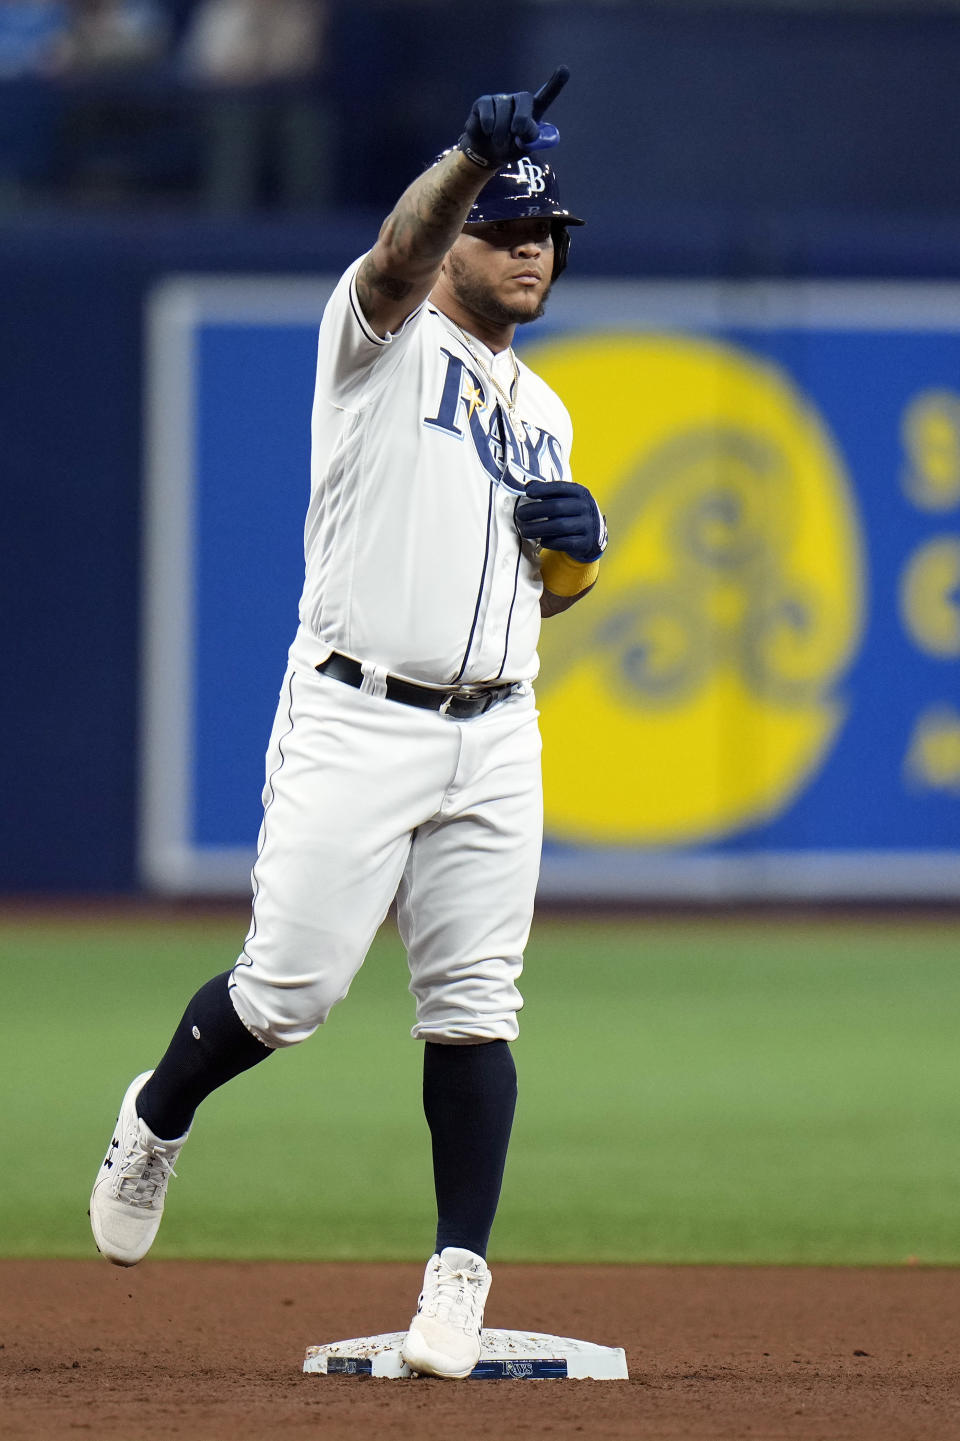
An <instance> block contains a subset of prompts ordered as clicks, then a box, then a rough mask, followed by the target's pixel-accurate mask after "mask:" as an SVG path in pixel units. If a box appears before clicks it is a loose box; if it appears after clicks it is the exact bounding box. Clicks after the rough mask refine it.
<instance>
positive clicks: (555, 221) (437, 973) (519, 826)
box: [90, 67, 606, 1377]
mask: <svg viewBox="0 0 960 1441" xmlns="http://www.w3.org/2000/svg"><path fill="white" fill-rule="evenodd" d="M567 74H568V72H567V71H566V69H565V67H561V68H560V69H559V70H557V71H556V73H555V74H554V75H553V76H552V77H551V79H550V80H549V81H548V82H547V83H546V84H545V85H544V86H543V87H542V88H541V89H540V90H539V91H538V92H537V93H536V94H531V93H529V92H526V91H524V92H520V93H516V94H510V95H485V96H483V97H482V98H481V99H479V100H477V101H476V103H475V104H474V105H473V107H472V109H471V111H470V114H469V116H468V118H467V122H466V126H465V129H464V132H463V135H462V136H461V138H460V140H459V142H458V144H457V145H456V146H454V147H453V148H452V149H450V150H449V151H448V152H446V153H445V154H444V155H442V156H441V157H440V159H439V160H437V161H436V162H435V163H434V164H433V166H432V167H431V168H430V169H428V170H427V171H425V172H424V174H422V175H421V176H420V177H419V178H418V179H417V180H415V181H414V182H413V184H412V185H410V186H409V188H408V189H407V190H406V191H405V192H404V194H403V195H402V196H401V197H400V200H399V201H398V203H397V205H396V207H395V209H394V210H393V212H392V213H391V214H390V215H389V216H388V217H387V219H386V220H385V222H384V224H383V226H382V228H381V230H380V234H379V237H378V239H377V241H376V243H375V245H374V246H373V248H372V249H371V250H370V251H369V252H368V253H367V254H366V255H364V256H362V257H361V258H360V259H359V260H357V261H356V262H355V263H354V264H352V265H351V266H350V267H349V269H348V270H347V272H346V274H345V275H344V276H343V278H342V279H341V281H340V283H339V285H338V286H337V288H336V290H335V291H334V293H333V295H332V296H331V299H330V301H329V303H328V305H327V307H326V310H325V312H324V316H323V320H322V323H321V327H320V339H319V352H318V362H317V380H316V398H315V403H314V408H313V433H312V484H311V496H310V502H309V509H308V512H307V519H306V528H305V552H306V578H305V584H304V589H303V596H302V600H301V606H300V625H299V629H298V631H297V634H296V638H295V640H294V642H293V644H292V646H291V648H290V652H289V665H288V668H287V672H286V676H285V678H284V682H283V687H282V690H281V693H280V701H279V705H278V708H277V714H276V720H275V723H274V727H273V733H272V736H271V738H270V744H269V750H268V753H267V761H266V784H265V787H264V791H263V801H264V815H263V825H262V827H261V831H260V840H259V848H258V856H257V861H256V864H255V867H254V870H253V876H252V880H253V892H254V894H253V909H252V920H251V924H250V929H249V932H248V935H247V938H246V941H245V944H244V946H243V951H242V953H241V955H240V957H239V959H238V960H237V962H236V964H235V965H234V966H233V967H232V968H231V969H230V970H228V971H226V972H224V973H223V974H222V975H219V976H216V977H215V978H214V979H213V980H211V981H208V982H207V984H206V985H204V986H202V987H201V988H200V990H199V991H198V992H197V994H196V995H195V996H194V997H193V998H192V1000H191V1001H190V1003H189V1005H188V1006H187V1009H186V1011H185V1013H184V1015H183V1018H182V1020H181V1022H180V1024H179V1026H178V1028H177V1030H176V1031H175V1033H174V1035H173V1038H172V1040H171V1042H170V1045H169V1047H168V1049H167V1051H166V1052H165V1054H164V1055H163V1057H162V1059H161V1060H160V1062H159V1063H158V1065H157V1066H156V1069H155V1070H153V1071H152V1072H151V1071H147V1072H144V1073H143V1074H142V1075H139V1076H137V1077H136V1078H135V1080H134V1081H133V1082H132V1083H131V1084H130V1086H129V1088H128V1090H127V1093H126V1095H125V1097H124V1099H123V1104H122V1107H121V1110H120V1115H119V1118H118V1121H117V1125H116V1128H115V1130H114V1133H113V1137H112V1139H111V1142H110V1145H109V1148H108V1151H107V1155H106V1157H105V1159H104V1161H103V1164H102V1166H101V1168H100V1171H99V1173H98V1175H97V1179H96V1182H95V1184H94V1187H93V1194H92V1197H91V1203H90V1217H91V1222H92V1226H93V1233H94V1237H95V1239H96V1243H97V1246H98V1247H99V1249H100V1251H101V1252H102V1253H103V1254H104V1255H105V1256H107V1257H109V1259H110V1260H111V1261H114V1262H116V1263H117V1264H118V1265H121V1266H132V1265H134V1264H135V1263H136V1262H137V1261H139V1260H140V1259H141V1258H142V1257H143V1256H144V1255H145V1254H146V1252H147V1250H148V1249H149V1247H150V1245H151V1243H152V1241H153V1238H154V1236H155V1235H156V1232H157V1228H158V1226H159V1224H160V1218H161V1212H162V1209H163V1204H164V1196H165V1192H166V1188H167V1182H168V1179H169V1177H170V1176H171V1175H172V1174H173V1169H172V1168H173V1165H174V1163H175V1161H176V1159H177V1156H178V1154H179V1152H180V1149H181V1147H182V1146H183V1144H184V1142H185V1141H186V1139H187V1136H188V1134H189V1130H190V1125H191V1122H192V1120H193V1115H194V1111H195V1110H196V1107H197V1106H198V1105H199V1104H200V1102H201V1101H202V1100H203V1099H204V1097H206V1096H207V1095H209V1094H210V1092H211V1091H212V1090H214V1089H215V1088H216V1087H218V1086H220V1085H222V1084H223V1083H224V1082H226V1081H228V1080H229V1079H230V1078H231V1077H233V1076H235V1075H237V1074H239V1073H240V1072H241V1071H244V1070H247V1069H249V1068H250V1067H251V1066H255V1065H257V1064H258V1063H260V1062H261V1061H264V1060H266V1058H267V1057H268V1056H270V1055H272V1054H273V1053H274V1052H275V1051H277V1050H279V1049H281V1048H283V1047H285V1046H291V1045H294V1044H295V1043H296V1042H298V1041H302V1040H304V1039H305V1038H306V1037H307V1036H309V1035H311V1034H312V1033H313V1031H315V1030H316V1029H317V1027H318V1026H320V1025H321V1024H322V1022H323V1021H324V1020H325V1019H326V1017H327V1015H328V1013H329V1011H330V1009H331V1007H332V1006H334V1005H335V1004H336V1002H337V1001H339V1000H342V999H343V997H344V996H345V995H346V993H347V990H348V989H349V986H350V983H351V980H352V979H353V977H354V975H355V974H356V972H357V970H358V969H359V967H360V966H361V964H362V962H363V960H364V957H365V956H366V953H367V950H368V948H369V946H370V944H371V941H372V939H373V937H374V935H375V933H376V931H377V928H378V927H379V925H380V923H381V922H382V920H383V919H384V916H385V914H386V912H387V909H388V907H389V906H390V904H391V902H392V901H393V900H394V898H396V902H397V915H398V922H399V928H400V934H401V936H402V938H403V941H404V944H405V946H406V950H407V954H408V958H409V967H410V976H411V980H410V989H411V991H412V993H413V996H414V997H415V1000H416V1024H415V1026H414V1027H413V1035H414V1037H416V1038H418V1039H419V1040H421V1041H423V1043H424V1067H423V1105H424V1110H425V1113H426V1118H427V1122H428V1125H429V1128H430V1133H431V1141H432V1154H433V1168H434V1180H435V1188H436V1197H437V1213H438V1214H437V1233H436V1251H435V1254H434V1255H433V1256H432V1257H431V1259H430V1261H429V1263H428V1264H427V1268H426V1274H425V1277H424V1283H423V1293H422V1295H421V1298H420V1302H419V1306H418V1310H417V1314H416V1315H415V1316H414V1318H413V1320H412V1322H411V1324H410V1329H409V1332H408V1335H407V1338H406V1342H405V1345H404V1348H403V1354H404V1357H405V1359H406V1361H407V1363H408V1364H409V1366H410V1367H411V1369H412V1370H414V1371H416V1372H421V1373H425V1374H428V1375H433V1376H444V1377H461V1376H467V1375H469V1373H470V1372H471V1370H472V1369H473V1367H474V1366H475V1364H476V1362H477V1360H478V1357H479V1354H480V1331H481V1326H482V1322H483V1308H484V1303H485V1301H486V1297H487V1293H488V1291H489V1288H490V1271H489V1269H488V1267H487V1264H486V1260H485V1257H486V1251H487V1242H488V1238H489V1235H490V1230H491V1226H492V1224H493V1219H494V1214H495V1211H496V1208H497V1203H498V1200H499V1195H500V1187H501V1179H502V1175H503V1168H504V1161H505V1158H506V1152H507V1144H508V1141H509V1137H510V1130H511V1126H512V1122H513V1113H514V1106H515V1101H516V1072H515V1068H514V1062H513V1057H512V1055H511V1051H510V1042H511V1041H512V1040H514V1038H515V1037H516V1035H517V1032H518V1027H517V1012H518V1010H519V1009H520V1006H521V1004H522V1001H521V997H520V993H519V991H518V990H517V981H518V978H519V976H520V971H521V966H522V958H523V951H524V946H525V944H526V941H527V936H528V934H529V929H530V923H531V917H532V912H533V902H534V891H535V888H536V884H537V875H538V870H539V863H540V844H541V829H542V803H541V789H540V739H539V733H538V728H537V711H536V707H535V700H534V694H533V689H532V681H533V679H534V676H535V675H536V672H537V640H538V634H539V626H540V619H541V616H552V615H554V614H556V613H558V612H560V611H563V610H565V609H566V608H567V607H568V606H570V605H572V604H573V603H574V602H575V601H578V600H579V599H581V598H582V597H583V596H584V595H585V594H586V593H587V592H588V591H589V590H590V588H591V587H592V586H593V584H594V582H595V580H596V576H597V571H598V562H599V558H600V556H601V553H602V551H603V549H604V546H605V544H606V528H605V525H604V521H603V517H602V516H601V514H600V512H599V510H598V507H597V505H596V502H595V501H594V500H593V498H592V496H591V495H590V493H589V491H588V490H586V489H585V488H584V487H583V486H582V485H578V484H576V483H574V481H573V480H572V479H571V474H570V445H571V424H570V419H569V416H568V414H567V411H566V410H565V409H564V407H563V405H562V404H561V402H560V400H559V399H558V398H557V396H556V395H554V394H553V392H552V391H551V390H550V389H549V387H548V386H547V385H546V384H545V383H544V382H543V381H542V380H541V379H539V377H538V376H536V375H535V374H534V373H533V372H532V371H531V370H529V369H528V368H527V367H526V366H525V365H524V364H523V363H522V362H521V361H520V360H519V359H518V358H517V357H516V355H515V354H514V352H513V349H512V340H513V336H514V331H515V329H516V327H517V326H518V325H525V324H527V323H528V322H529V321H532V320H535V319H536V318H537V317H538V316H539V315H541V314H542V312H543V308H544V303H545V301H546V299H547V295H548V292H549V290H550V286H551V284H552V283H553V281H554V280H555V279H556V277H557V276H558V275H559V274H560V272H561V271H562V270H563V268H564V265H565V263H566V259H567V252H568V249H569V243H570V242H569V227H571V226H574V225H580V224H582V222H581V221H580V220H578V219H577V218H576V217H575V216H574V215H572V214H571V213H570V212H569V211H568V210H565V209H564V208H563V206H562V205H561V203H560V197H559V192H558V189H557V181H556V176H555V174H554V173H553V170H552V168H551V167H550V166H549V165H548V164H547V163H545V161H544V160H543V158H542V153H541V152H542V149H543V148H544V147H548V146H549V145H551V144H552V143H554V142H555V140H556V137H557V132H556V130H555V128H554V127H553V126H552V125H549V124H548V123H547V122H545V121H544V120H543V119H542V117H543V115H544V112H545V111H546V109H547V107H548V106H549V104H550V103H551V101H553V100H554V99H555V98H556V96H557V94H558V93H559V91H560V90H561V88H562V87H563V85H564V83H565V82H566V79H567Z"/></svg>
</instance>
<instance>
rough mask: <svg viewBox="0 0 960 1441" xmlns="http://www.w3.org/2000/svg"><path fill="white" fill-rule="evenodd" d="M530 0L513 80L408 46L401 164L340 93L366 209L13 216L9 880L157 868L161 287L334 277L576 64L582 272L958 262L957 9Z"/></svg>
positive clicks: (2, 303) (126, 886) (5, 720)
mask: <svg viewBox="0 0 960 1441" xmlns="http://www.w3.org/2000/svg"><path fill="white" fill-rule="evenodd" d="M355 8H358V9H359V8H362V7H355ZM426 8H427V9H429V7H426ZM645 8H646V7H645ZM608 9H609V14H608V13H607V11H608ZM536 10H537V18H536V22H535V24H534V22H532V21H525V22H524V25H523V26H521V27H520V29H519V33H518V34H517V39H516V47H515V48H512V49H511V52H510V56H509V64H508V66H507V69H508V71H509V73H507V74H503V75H501V74H500V73H499V72H497V74H496V75H495V74H494V69H495V62H496V58H497V57H496V56H495V55H494V53H493V51H492V49H491V47H489V46H488V47H484V46H482V45H481V46H479V47H478V49H477V52H476V54H475V55H474V56H473V57H472V60H471V64H470V67H469V70H467V69H465V67H464V64H463V63H462V61H461V62H460V63H459V65H458V64H457V63H454V62H453V60H452V57H453V53H454V47H453V40H452V39H451V38H450V37H447V38H446V39H445V40H443V41H442V42H441V41H440V40H438V41H437V43H438V44H441V43H442V44H445V45H447V47H448V50H449V54H446V55H445V54H444V53H440V52H438V51H437V50H433V51H431V50H430V47H429V46H427V47H425V48H424V47H423V46H422V44H421V46H420V48H417V47H416V46H413V45H412V44H409V45H407V46H406V49H405V50H403V54H404V55H405V56H406V60H405V61H404V64H405V65H406V66H407V67H408V68H407V69H406V70H405V71H404V73H403V75H401V74H400V72H399V70H397V68H396V66H395V67H394V71H393V72H391V73H392V80H391V83H390V85H388V86H387V87H386V88H385V90H384V97H385V102H390V103H393V102H394V101H395V99H396V97H397V96H401V95H403V96H406V97H407V99H406V100H405V101H404V102H403V105H404V108H403V116H402V123H401V124H400V126H399V130H398V137H397V138H398V143H397V146H396V147H395V151H396V153H395V154H394V155H393V157H392V160H391V159H390V157H384V155H383V149H382V147H381V146H380V145H379V143H378V139H377V135H378V132H377V127H376V123H375V121H376V117H375V116H372V115H371V113H370V112H369V111H364V109H363V107H364V106H366V105H367V103H368V101H369V97H370V91H369V89H368V90H367V91H366V92H365V93H361V92H360V90H359V89H358V88H356V87H352V88H351V87H350V86H348V85H347V84H346V82H343V88H344V92H345V94H344V96H343V97H342V99H343V104H342V106H341V112H340V113H341V124H342V125H344V126H345V127H346V130H347V133H349V134H350V135H351V136H352V137H354V138H352V140H351V144H350V146H349V147H344V146H341V162H340V169H341V172H342V173H341V175H340V182H341V189H342V191H343V192H344V195H345V199H347V200H349V201H350V202H351V208H349V209H348V208H344V209H340V210H338V211H337V212H336V213H335V214H333V215H330V216H322V217H316V218H313V219H310V218H300V219H295V220H281V219H274V220H271V219H261V220H258V221H248V222H245V223H239V222H229V221H226V220H223V221H214V220H204V219H200V218H197V217H190V216H179V217H176V216H171V215H167V214H141V215H139V216H136V217H126V218H123V217H120V218H113V219H110V218H106V217H100V216H96V215H92V214H86V215H84V214H79V213H73V214H71V215H66V214H59V213H54V212H49V213H45V214H35V215H32V216H29V217H26V218H24V217H21V218H11V219H6V220H0V317H2V318H0V337H2V344H0V457H2V458H0V465H2V471H0V474H2V489H3V498H4V513H5V521H6V525H5V527H4V530H5V541H6V543H5V545H4V560H3V565H2V566H0V604H2V614H3V617H4V621H5V624H4V642H3V686H4V705H3V707H2V710H0V743H2V754H3V770H4V801H3V805H2V807H0V856H2V866H0V886H2V887H3V889H4V890H6V891H7V892H11V893H16V892H21V891H52V892H56V891H77V890H84V889H89V890H99V891H128V890H133V889H136V887H137V885H138V873H137V825H138V804H137V787H138V764H139V759H138V734H139V725H140V717H139V670H140V633H141V602H140V586H141V520H142V496H143V427H142V412H143V405H144V393H143V375H144V369H143V351H144V344H145V319H144V317H145V306H146V300H147V297H148V295H149V293H150V292H151V290H152V289H153V287H154V286H155V285H156V284H157V282H158V281H159V280H161V279H163V278H164V277H168V276H171V275H178V274H189V275H211V274H240V275H251V276H255V275H259V276H266V275H271V276H282V275H297V276H307V275H314V274H325V273H331V272H334V273H335V272H337V271H339V270H340V269H342V267H343V266H344V265H345V264H346V263H347V262H348V261H349V260H350V259H351V258H352V257H353V256H354V255H356V254H358V253H359V252H360V251H361V250H363V249H364V248H366V246H367V245H369V243H370V241H371V239H372V237H373V235H374V234H375V232H376V228H377V225H378V224H379V220H380V218H381V215H382V213H383V209H384V208H385V205H386V204H387V203H388V201H389V198H390V196H392V195H393V194H394V193H395V192H396V190H397V189H398V188H399V187H400V185H402V183H403V182H404V180H405V179H407V178H409V174H410V170H411V166H412V165H413V163H414V157H419V156H425V155H428V154H429V153H432V151H433V150H434V149H436V148H439V146H440V145H441V144H442V143H444V141H445V140H447V139H449V138H450V137H451V135H452V131H451V129H450V126H449V125H448V124H447V120H446V117H447V116H450V117H452V118H453V124H454V129H455V128H456V124H457V123H458V122H459V117H460V113H461V111H462V110H463V108H464V106H463V94H464V90H466V92H467V93H468V94H469V93H470V92H471V91H472V90H473V89H475V88H477V87H479V86H483V85H494V84H495V85H497V86H500V85H512V84H521V83H527V82H528V80H529V76H530V73H531V71H532V72H533V73H534V74H536V75H539V74H540V73H541V72H543V73H544V74H546V73H548V72H549V69H550V68H551V66H552V65H553V64H554V63H555V61H556V60H559V59H566V60H568V61H569V62H570V63H571V65H572V66H574V71H575V78H574V80H573V81H571V85H570V89H569V91H568V95H567V97H565V99H564V102H563V103H564V105H565V106H566V110H565V113H564V116H562V117H561V116H560V114H559V111H558V116H557V118H558V120H560V121H562V122H563V130H564V148H563V152H562V156H563V166H564V171H563V174H564V183H565V189H566V194H567V198H568V200H569V201H570V203H571V204H574V205H575V206H576V208H577V209H578V210H580V211H581V212H582V213H585V214H586V215H587V216H588V217H589V219H590V221H591V223H590V225H589V226H588V228H587V229H586V230H584V231H583V232H581V233H579V234H578V235H577V237H576V242H575V248H574V254H573V260H572V273H573V274H576V275H579V276H591V275H593V276H623V277H630V278H656V277H660V278H671V277H673V278H703V279H711V278H718V279H724V278H726V279H731V278H739V279H744V278H746V279H750V278H754V277H768V278H774V279H777V278H780V279H782V278H791V277H793V278H804V277H808V278H809V277H814V278H848V279H865V278H873V279H881V280H885V279H897V280H904V279H930V280H958V279H960V207H958V204H957V200H956V197H957V196H958V195H960V174H958V170H960V148H958V147H957V146H956V135H957V133H958V125H957V121H958V119H960V115H958V113H957V112H958V108H960V87H958V86H957V85H956V60H957V57H958V55H960V21H958V19H956V18H954V17H948V16H944V17H940V18H934V17H929V16H928V17H925V18H924V17H915V18H913V19H911V17H909V16H906V17H891V16H888V17H877V18H875V19H874V20H869V19H868V18H867V17H863V18H860V19H857V18H847V19H844V20H842V21H840V20H837V21H835V22H831V21H830V19H829V17H827V16H824V15H820V16H816V17H814V16H809V17H805V18H804V17H798V16H793V17H772V16H766V17H762V16H760V17H756V16H755V17H754V18H753V20H752V21H751V20H750V19H749V17H747V16H745V15H730V16H718V15H714V16H710V17H707V16H703V15H699V16H697V15H695V14H691V13H687V14H677V15H674V16H669V15H667V14H665V13H664V12H656V13H654V11H653V7H651V12H650V13H649V14H635V13H634V12H633V11H632V9H631V8H630V7H620V6H611V7H600V8H598V9H595V10H593V11H592V12H591V14H590V15H589V16H586V17H585V16H584V14H583V11H582V7H578V6H567V5H556V6H550V7H542V6H541V7H536ZM351 23H352V24H354V25H355V26H360V27H361V28H362V26H361V20H360V18H355V20H354V21H352V22H351ZM367 23H368V22H367V21H363V24H367ZM610 27H613V29H612V30H611V28H610ZM417 28H418V33H419V36H420V40H421V42H422V39H423V35H424V34H425V31H424V29H423V28H422V27H419V26H418V27H417ZM434 28H436V29H442V28H443V27H441V26H437V27H434ZM349 33H351V32H350V31H349V26H348V34H349ZM373 38H374V39H375V37H373ZM353 40H354V42H356V47H357V54H358V56H362V54H363V53H364V44H363V43H361V41H362V36H360V33H359V30H356V31H355V32H354V33H353ZM368 41H369V42H370V43H372V41H371V40H370V37H369V36H368ZM398 43H399V42H398ZM457 43H458V44H461V40H459V39H458V41H457ZM367 49H368V50H369V43H368V44H367ZM357 63H358V64H359V60H358V62H357ZM442 64H444V65H445V68H443V69H442V71H441V70H440V69H438V67H440V66H441V65H442ZM430 65H433V66H434V71H435V74H436V73H442V74H443V76H444V79H443V82H442V84H441V85H440V86H439V88H438V87H436V86H434V89H433V90H432V91H431V90H430V89H429V88H426V89H425V88H424V87H428V82H429V74H428V67H429V66H430ZM461 82H462V83H461ZM598 93H602V95H603V106H602V107H600V106H599V105H598V104H597V95H598ZM411 97H412V98H411ZM370 103H371V104H373V102H372V101H371V102H370ZM361 112H362V113H361ZM437 116H440V117H442V122H443V123H442V124H441V125H440V127H439V128H438V127H437ZM351 127H353V128H351ZM364 199H367V200H368V201H369V202H370V204H369V206H367V207H366V208H364V209H360V208H354V207H359V206H360V205H361V203H362V201H363V200H364ZM955 384H956V385H957V386H960V379H958V381H957V382H955ZM583 478H584V479H586V478H587V477H586V476H584V477H583ZM955 528H956V527H955V526H954V529H955ZM284 640H285V638H284ZM284 640H280V641H279V642H278V643H279V644H280V646H281V647H282V645H283V643H284Z"/></svg>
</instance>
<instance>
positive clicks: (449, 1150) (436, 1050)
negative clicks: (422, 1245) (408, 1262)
mask: <svg viewBox="0 0 960 1441" xmlns="http://www.w3.org/2000/svg"><path fill="white" fill-rule="evenodd" d="M516 1101H517V1072H516V1067H515V1066H514V1063H513V1056H512V1054H511V1052H510V1047H509V1046H508V1045H507V1042H506V1041H487V1042H482V1043H480V1044H478V1045H467V1046H443V1045H440V1044H438V1043H437V1042H435V1041H427V1042H426V1043H425V1045H424V1051H423V1109H424V1112H425V1113H426V1117H427V1124H428V1125H429V1127H430V1136H431V1140H432V1143H433V1175H434V1183H435V1185H436V1192H437V1251H438V1252H439V1251H442V1250H443V1248H444V1247H445V1246H458V1247H463V1248H464V1249H466V1250H468V1251H475V1252H476V1253H477V1255H478V1256H486V1254H487V1242H488V1241H489V1239H490V1230H491V1228H492V1226H493V1218H494V1216H495V1215H496V1211H497V1203H498V1201H499V1199H500V1185H501V1182H502V1180H503V1168H504V1163H505V1162H506V1158H507V1146H508V1145H509V1142H510V1130H511V1127H512V1126H513V1113H514V1110H515V1107H516Z"/></svg>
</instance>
